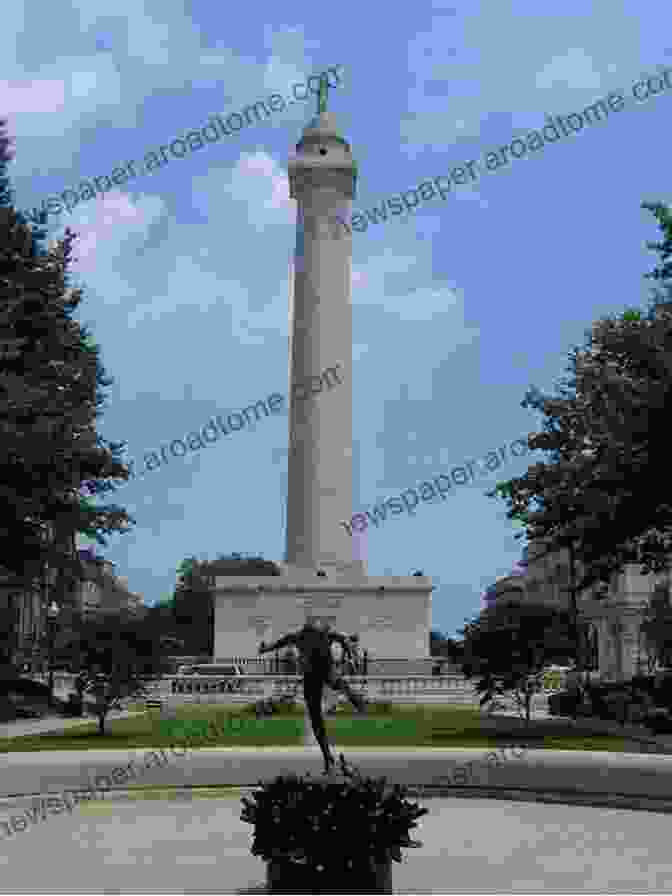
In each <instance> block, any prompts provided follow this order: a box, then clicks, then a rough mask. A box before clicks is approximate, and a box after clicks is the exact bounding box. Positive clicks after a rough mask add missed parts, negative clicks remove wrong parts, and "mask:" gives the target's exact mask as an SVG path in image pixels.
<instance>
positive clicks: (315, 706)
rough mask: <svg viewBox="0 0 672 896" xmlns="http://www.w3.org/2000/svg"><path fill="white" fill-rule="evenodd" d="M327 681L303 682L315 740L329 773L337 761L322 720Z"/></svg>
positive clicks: (320, 679)
mask: <svg viewBox="0 0 672 896" xmlns="http://www.w3.org/2000/svg"><path fill="white" fill-rule="evenodd" d="M324 685H325V681H324V679H323V678H318V679H312V680H311V679H308V680H306V679H305V678H304V680H303V696H304V699H305V701H306V705H307V706H308V715H309V716H310V724H311V725H312V726H313V731H314V732H315V739H316V740H317V742H318V744H319V745H320V750H322V756H323V758H324V766H325V771H329V769H330V767H331V766H333V765H334V763H335V760H334V757H333V756H332V755H331V751H330V749H329V741H328V740H327V731H326V728H325V727H324V719H323V718H322V694H323V692H324Z"/></svg>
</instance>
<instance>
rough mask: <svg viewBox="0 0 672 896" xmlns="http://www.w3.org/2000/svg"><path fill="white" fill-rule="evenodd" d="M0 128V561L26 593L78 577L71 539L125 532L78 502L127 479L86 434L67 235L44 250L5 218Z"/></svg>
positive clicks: (87, 372)
mask: <svg viewBox="0 0 672 896" xmlns="http://www.w3.org/2000/svg"><path fill="white" fill-rule="evenodd" d="M9 144H10V141H9V138H8V137H7V136H6V132H5V126H4V122H3V121H0V556H1V557H2V564H3V566H4V567H5V569H7V570H10V571H11V572H13V573H15V574H16V575H19V576H20V577H22V578H23V579H24V580H25V581H26V583H29V582H32V581H33V580H34V579H36V578H41V577H42V575H43V574H44V571H45V567H46V566H50V567H52V568H56V569H58V570H62V571H67V572H68V573H70V574H73V575H75V576H80V575H81V566H80V564H79V561H78V558H77V556H76V554H75V553H74V552H73V550H72V544H73V537H74V534H75V533H77V532H85V533H88V534H90V535H92V536H95V538H96V540H97V541H98V543H99V544H102V545H106V540H105V537H104V535H105V534H108V533H110V532H125V531H127V530H128V527H129V525H130V523H131V518H130V517H129V516H128V515H127V513H126V512H125V510H123V509H122V508H120V507H119V506H117V505H108V506H105V507H95V506H94V505H93V504H92V503H87V502H86V501H83V500H82V494H81V488H82V485H83V483H85V482H86V483H90V486H91V487H90V492H91V493H92V494H96V493H97V492H98V483H99V482H100V480H104V479H107V478H109V477H119V478H123V479H126V478H128V475H129V474H128V470H127V469H126V467H125V466H124V465H123V463H122V462H121V461H120V459H119V452H120V451H121V449H122V448H123V447H124V443H109V442H106V441H105V440H103V439H102V438H101V437H100V436H99V435H98V434H97V433H96V429H95V424H96V417H97V416H98V415H99V409H100V407H101V405H102V404H103V403H104V397H103V395H102V388H103V387H105V386H109V385H110V384H111V383H112V380H107V379H105V376H104V372H103V369H102V366H101V363H100V351H99V349H98V348H97V347H96V346H95V345H92V344H91V339H90V334H89V333H88V331H87V330H86V328H85V327H83V326H81V325H80V324H79V323H78V322H77V321H76V320H74V319H73V317H72V315H73V313H74V312H75V311H76V309H77V307H78V306H79V304H80V302H81V301H82V295H83V291H82V290H81V289H73V288H71V286H70V285H69V274H68V267H69V264H70V257H71V253H72V243H73V241H74V240H75V239H76V235H75V234H74V233H73V232H72V231H70V230H69V229H68V230H66V234H65V237H64V238H63V239H62V240H60V241H59V242H57V243H56V244H54V245H52V246H50V247H49V248H45V246H44V238H45V231H44V230H43V229H42V230H40V229H37V230H31V228H30V227H29V226H28V224H27V222H26V221H25V220H24V218H23V216H22V215H20V214H18V213H17V212H16V211H15V209H14V208H13V205H12V202H13V199H12V192H11V189H10V187H9V179H8V176H7V164H8V162H9V161H10V159H11V158H12V154H11V152H10V146H9Z"/></svg>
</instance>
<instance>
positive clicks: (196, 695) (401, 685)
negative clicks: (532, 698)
mask: <svg viewBox="0 0 672 896" xmlns="http://www.w3.org/2000/svg"><path fill="white" fill-rule="evenodd" d="M346 680H347V682H348V683H349V685H350V686H351V688H352V689H353V691H355V692H357V693H360V694H362V695H363V696H365V697H368V698H369V699H372V700H389V701H391V702H398V703H403V702H405V701H409V702H416V701H418V702H419V698H420V697H422V698H423V699H428V700H429V701H430V702H434V701H439V702H444V703H470V704H471V703H477V702H478V696H477V695H476V692H475V689H474V686H473V685H472V684H471V683H469V682H467V681H466V680H465V679H464V678H463V677H461V676H457V675H413V676H410V675H409V676H394V677H392V676H376V675H369V676H363V675H358V676H347V677H346ZM157 691H158V692H159V693H160V694H161V696H162V697H164V698H166V699H168V700H169V701H170V702H171V703H172V702H185V703H192V702H193V703H200V702H207V703H210V702H231V701H232V700H233V701H234V702H239V701H245V700H247V701H248V702H249V701H251V700H253V699H255V698H259V697H271V696H276V697H279V696H282V695H285V694H286V695H295V696H296V697H297V699H299V700H302V699H303V684H302V678H301V677H300V676H298V675H284V676H283V675H276V676H272V677H270V676H267V675H243V676H237V677H233V676H230V677H220V676H215V675H212V676H210V675H207V676H206V675H199V676H196V675H193V676H192V675H189V676H180V677H172V678H169V679H165V678H164V679H163V680H162V686H161V687H160V688H158V689H157Z"/></svg>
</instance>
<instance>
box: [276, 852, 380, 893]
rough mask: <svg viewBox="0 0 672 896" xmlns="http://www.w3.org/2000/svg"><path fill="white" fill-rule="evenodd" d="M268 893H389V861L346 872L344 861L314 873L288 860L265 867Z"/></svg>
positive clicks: (310, 869)
mask: <svg viewBox="0 0 672 896" xmlns="http://www.w3.org/2000/svg"><path fill="white" fill-rule="evenodd" d="M266 886H267V892H269V893H339V894H340V893H392V858H391V857H389V856H388V858H387V860H386V861H384V862H380V863H376V862H372V863H371V865H370V866H369V867H368V868H356V869H352V870H348V869H346V868H345V861H344V860H343V861H341V862H335V870H332V869H329V870H324V871H316V870H314V869H312V868H308V867H307V866H306V865H301V864H299V863H297V862H292V861H291V860H288V861H284V862H280V861H275V860H271V861H270V862H268V863H267V865H266Z"/></svg>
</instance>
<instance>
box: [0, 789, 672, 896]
mask: <svg viewBox="0 0 672 896" xmlns="http://www.w3.org/2000/svg"><path fill="white" fill-rule="evenodd" d="M420 804H421V805H422V806H424V807H426V808H427V809H429V814H428V815H425V816H423V817H422V818H421V819H420V821H419V827H418V828H417V829H414V830H413V831H412V832H411V836H412V837H413V838H416V837H417V839H419V840H420V841H422V844H423V845H422V847H421V848H419V849H402V856H403V862H402V863H401V864H399V863H397V862H394V863H393V866H392V889H393V893H395V894H404V896H406V894H422V893H424V894H433V893H436V894H455V896H459V894H472V896H476V894H484V893H489V894H497V893H500V894H526V896H537V894H539V893H548V894H558V893H631V894H635V893H637V894H643V893H661V894H662V893H669V892H670V891H671V890H672V866H671V864H670V858H669V845H668V844H669V840H670V837H671V836H672V817H670V818H669V819H668V818H667V817H666V816H664V815H655V814H649V813H646V812H623V811H613V810H601V809H591V808H578V807H575V806H544V805H538V804H525V803H515V804H513V803H508V802H503V801H497V802H495V801H490V800H483V799H480V800H479V799H476V800H465V799H461V798H459V797H453V798H450V799H448V798H429V799H423V800H420ZM241 808H242V806H241V802H240V797H239V796H238V795H235V796H231V797H229V798H221V799H212V800H194V802H182V801H180V802H177V801H175V802H173V801H162V802H132V803H120V802H116V803H113V804H108V803H93V804H90V805H89V806H88V807H86V808H85V807H81V808H80V809H79V810H77V811H76V812H74V813H73V814H72V815H69V814H67V813H64V814H62V815H61V816H60V817H59V818H48V819H47V821H45V822H43V821H38V822H37V823H35V824H33V823H31V824H30V826H29V827H28V828H27V829H26V830H25V831H24V832H22V833H21V834H20V835H19V834H15V835H14V836H12V837H11V838H8V839H6V840H4V841H3V842H2V843H1V844H0V876H1V878H2V884H1V885H0V887H1V888H2V892H3V893H5V894H10V893H21V894H28V893H39V894H45V896H46V894H49V893H60V894H67V893H72V894H87V893H96V894H112V893H114V894H129V896H130V894H142V896H157V894H160V893H162V894H170V896H185V894H193V896H197V894H204V893H208V894H212V896H215V894H225V893H230V894H244V893H247V894H262V893H264V892H266V890H265V887H264V881H265V877H266V869H265V865H264V862H263V861H262V860H261V859H260V858H258V857H257V856H253V855H252V854H251V851H250V850H251V846H252V834H253V828H252V825H250V824H246V823H244V822H243V821H242V820H241V819H240V814H241Z"/></svg>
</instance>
